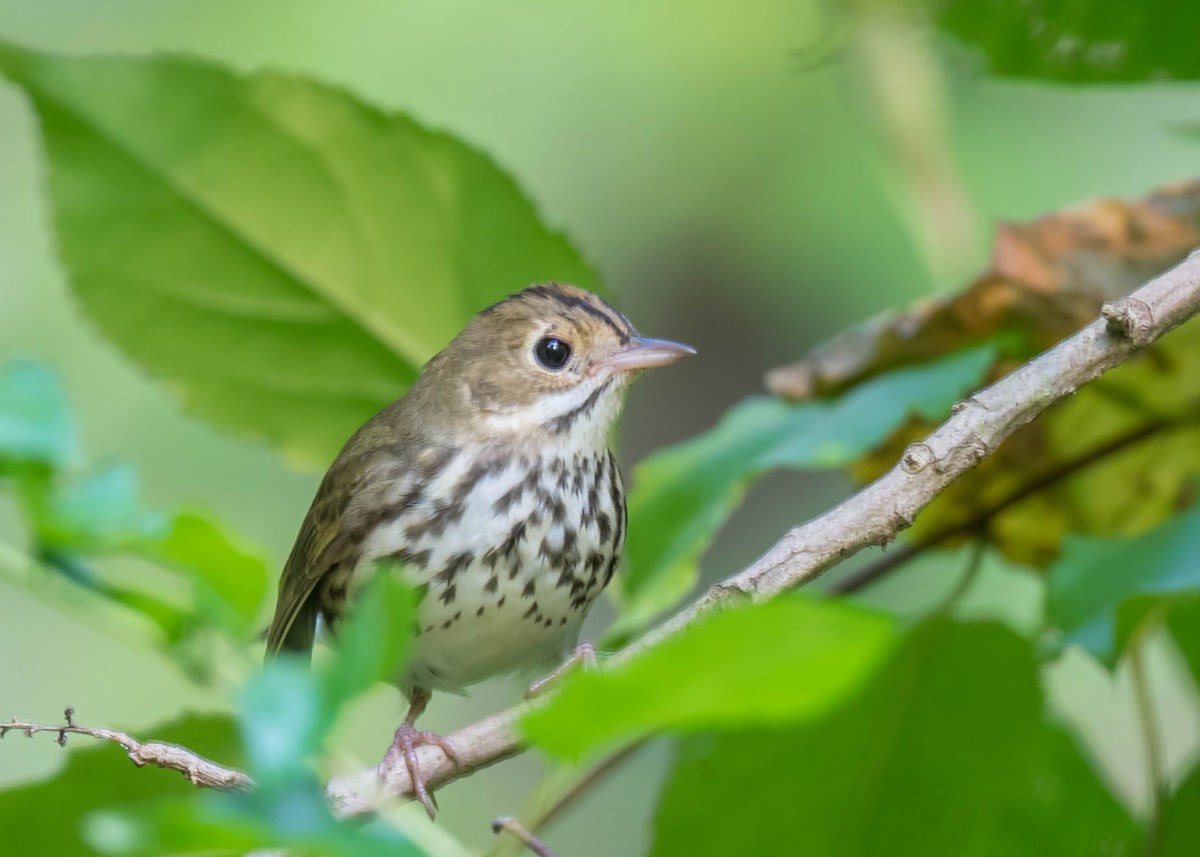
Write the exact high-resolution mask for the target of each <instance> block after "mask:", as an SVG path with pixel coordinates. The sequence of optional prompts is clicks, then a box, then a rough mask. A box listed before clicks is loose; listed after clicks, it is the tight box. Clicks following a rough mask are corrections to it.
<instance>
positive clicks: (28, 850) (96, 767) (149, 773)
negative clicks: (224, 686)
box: [0, 715, 239, 857]
mask: <svg viewBox="0 0 1200 857" xmlns="http://www.w3.org/2000/svg"><path fill="white" fill-rule="evenodd" d="M145 736H146V737H153V738H154V739H157V740H162V741H169V742H172V743H176V744H180V745H182V746H185V747H188V748H189V749H191V750H193V751H195V752H197V753H200V754H201V755H203V756H206V757H208V758H210V759H213V760H214V761H217V762H220V763H221V764H225V765H231V766H234V767H236V766H237V765H238V764H239V751H238V742H237V734H236V731H235V730H234V728H233V723H232V721H231V720H230V719H229V718H228V717H223V716H220V717H217V716H195V715H193V716H189V717H186V718H184V719H183V720H180V721H179V722H177V723H174V724H170V725H166V726H162V727H159V728H155V729H147V730H145ZM4 740H5V741H23V740H25V739H24V738H22V737H21V736H20V735H19V733H16V732H10V733H9V735H8V737H7V738H5V739H4ZM30 740H45V741H47V742H49V741H52V740H53V737H52V736H51V735H38V736H34V738H33V739H30ZM68 747H69V753H70V756H69V758H68V759H67V764H66V765H65V766H64V767H63V769H62V770H61V771H59V772H58V773H57V774H55V775H53V776H52V777H50V778H49V779H46V780H42V781H40V782H36V783H30V784H28V785H23V786H17V787H16V788H10V789H7V790H4V791H0V830H3V831H4V849H3V850H4V853H6V854H12V855H22V854H30V855H32V854H54V855H56V857H77V856H78V857H84V855H86V857H94V855H95V854H96V851H95V850H94V849H93V848H91V847H89V846H88V845H87V844H86V843H85V841H84V838H83V830H82V820H83V818H84V816H86V815H87V814H88V813H90V812H91V811H93V810H95V809H100V808H102V807H106V806H111V805H113V804H121V803H126V802H129V801H136V800H143V799H147V798H154V797H163V796H167V795H179V796H183V795H191V794H195V792H196V787H195V786H193V785H192V784H191V783H189V782H188V781H187V780H186V779H184V778H183V777H182V776H180V775H179V774H177V773H175V772H174V771H164V770H160V769H158V768H144V769H143V768H136V767H134V765H133V763H132V762H130V761H129V759H128V758H126V755H125V752H124V751H123V750H122V749H121V748H120V747H118V746H116V745H115V744H110V743H107V742H105V743H98V742H91V741H90V739H88V738H84V737H81V736H72V737H71V739H70V743H69V745H68ZM64 752H66V751H64Z"/></svg>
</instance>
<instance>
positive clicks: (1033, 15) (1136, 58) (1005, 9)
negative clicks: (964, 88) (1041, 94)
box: [934, 0, 1200, 83]
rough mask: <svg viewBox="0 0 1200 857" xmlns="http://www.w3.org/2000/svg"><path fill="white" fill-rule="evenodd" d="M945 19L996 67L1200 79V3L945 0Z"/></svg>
mask: <svg viewBox="0 0 1200 857" xmlns="http://www.w3.org/2000/svg"><path fill="white" fill-rule="evenodd" d="M934 6H935V13H936V16H937V18H936V20H937V23H938V26H939V27H941V28H942V29H944V30H946V31H947V32H948V33H950V34H951V35H953V36H954V37H956V38H958V39H960V40H961V41H964V42H966V43H968V44H971V45H973V46H975V47H977V48H979V49H980V50H982V51H983V53H984V54H985V55H986V57H987V59H988V63H989V65H990V66H991V70H992V72H993V73H995V74H998V75H1002V76H1005V77H1020V78H1041V79H1045V80H1056V81H1063V82H1067V83H1102V82H1104V83H1107V82H1114V83H1115V82H1134V81H1159V80H1195V79H1196V78H1198V77H1200V54H1198V53H1197V52H1196V50H1195V43H1194V40H1193V39H1192V38H1191V36H1190V34H1192V33H1195V32H1197V31H1200V7H1197V6H1196V5H1195V4H1192V3H1177V2H1174V0H1145V2H1141V3H1096V2H1093V0H1034V2H1029V0H944V2H938V3H935V4H934Z"/></svg>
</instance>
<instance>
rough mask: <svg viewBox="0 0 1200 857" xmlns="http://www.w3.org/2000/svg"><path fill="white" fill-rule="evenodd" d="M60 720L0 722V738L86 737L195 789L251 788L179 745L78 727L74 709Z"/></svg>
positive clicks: (234, 774)
mask: <svg viewBox="0 0 1200 857" xmlns="http://www.w3.org/2000/svg"><path fill="white" fill-rule="evenodd" d="M63 718H64V720H65V721H66V722H65V723H64V724H61V725H58V726H56V725H53V724H49V723H30V722H28V721H25V720H18V719H17V718H15V717H14V718H13V719H12V720H10V721H9V722H8V723H0V738H3V737H4V736H6V735H7V734H8V733H9V732H12V731H14V730H16V731H18V732H21V733H22V734H24V735H25V737H27V738H32V737H33V736H34V735H36V734H37V733H38V732H53V733H55V734H57V735H58V737H57V739H55V740H57V742H58V744H59V746H61V747H65V746H66V745H67V736H68V735H87V736H88V737H89V738H97V739H99V740H101V741H111V742H112V743H114V744H119V745H120V746H121V748H122V749H124V750H125V752H126V754H128V756H129V758H130V760H131V761H132V762H133V763H134V764H135V765H137V766H138V767H139V768H140V767H143V766H145V765H153V766H155V767H158V768H165V769H167V770H169V771H179V773H181V774H183V775H184V776H185V777H187V778H188V780H190V781H191V782H192V784H193V785H196V786H201V787H203V788H209V789H224V790H244V789H250V788H253V786H254V782H253V781H252V780H251V779H250V778H249V777H248V776H246V775H245V774H243V773H242V772H241V771H237V770H234V769H232V768H226V767H225V766H224V765H218V764H217V763H216V762H213V761H210V760H209V759H206V758H204V757H203V756H200V755H198V754H196V753H193V752H192V751H191V750H188V749H186V748H184V747H180V746H179V745H178V744H167V743H165V742H162V741H138V740H137V739H136V738H133V737H132V736H130V735H127V734H126V733H124V732H118V731H116V730H114V729H99V728H96V727H92V726H80V725H79V724H78V723H76V722H75V709H73V708H68V709H66V710H65V711H64V712H63Z"/></svg>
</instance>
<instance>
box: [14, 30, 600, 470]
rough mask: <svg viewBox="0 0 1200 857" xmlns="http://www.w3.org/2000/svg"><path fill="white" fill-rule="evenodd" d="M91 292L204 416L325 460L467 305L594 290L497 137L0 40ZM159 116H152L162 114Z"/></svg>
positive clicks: (77, 281)
mask: <svg viewBox="0 0 1200 857" xmlns="http://www.w3.org/2000/svg"><path fill="white" fill-rule="evenodd" d="M0 74H3V75H5V76H7V77H8V78H9V79H10V80H11V81H13V82H14V83H16V84H18V85H19V86H21V87H22V88H24V90H25V91H26V92H27V93H28V95H29V97H30V99H31V100H32V103H33V106H34V108H35V109H36V110H37V113H38V116H39V118H40V119H41V128H42V134H43V138H44V141H45V146H46V152H47V156H48V160H49V163H50V191H51V196H52V199H53V203H54V208H55V225H56V227H57V230H58V236H59V247H60V249H61V253H62V257H63V260H64V263H65V265H66V267H67V270H68V272H69V274H70V279H71V282H72V285H73V287H74V289H75V291H76V293H77V294H78V296H79V298H80V301H81V303H82V305H83V308H84V310H85V311H86V312H87V313H88V315H90V316H91V317H92V318H93V319H94V320H95V321H96V322H97V323H98V324H99V326H100V327H101V329H102V330H103V331H104V333H105V335H106V336H108V337H109V338H110V339H111V340H113V341H114V342H116V343H117V344H118V345H120V346H121V347H122V348H123V349H125V351H126V352H127V353H128V354H129V355H130V356H131V357H132V358H133V359H134V360H135V361H137V362H138V363H139V364H140V365H141V366H142V367H143V368H145V369H146V370H148V371H149V372H151V373H152V374H154V375H155V376H157V377H159V378H162V379H164V380H166V381H168V382H169V383H170V386H171V389H173V390H176V391H178V392H179V393H180V395H181V396H183V398H184V400H185V401H186V402H187V404H188V405H189V406H190V407H191V408H192V409H194V410H195V411H196V412H197V413H198V414H200V415H202V416H204V417H205V418H207V419H210V420H212V421H214V422H216V423H218V424H221V425H224V426H226V427H230V428H234V429H237V430H240V431H244V432H248V433H251V434H254V435H258V436H264V437H266V438H268V439H270V440H272V441H273V442H275V443H276V444H278V445H279V446H281V447H282V448H283V449H284V450H285V451H286V452H288V453H289V454H291V455H292V456H293V457H300V458H303V459H305V460H307V461H309V462H319V463H324V462H326V461H328V460H329V459H331V458H332V457H333V455H334V454H335V453H336V452H337V450H338V448H339V447H340V446H341V444H342V443H343V441H344V440H345V439H346V437H347V436H349V434H350V433H351V432H352V431H353V430H354V429H355V428H357V427H358V426H359V425H361V424H362V423H363V422H365V421H366V419H367V418H369V417H370V416H372V415H373V414H374V413H375V412H376V411H378V410H379V409H380V408H381V407H383V406H384V405H386V404H387V403H388V402H390V401H392V400H393V399H395V398H397V397H398V396H399V395H400V394H401V393H403V392H404V389H405V387H406V386H407V385H408V384H409V383H410V382H411V381H412V380H413V378H414V377H415V375H416V373H417V370H418V369H419V368H420V366H421V365H422V364H423V363H424V361H425V360H427V359H428V358H429V357H430V356H432V355H433V353H434V352H435V351H436V350H437V349H439V348H440V347H442V346H443V345H444V344H445V343H446V342H447V341H449V340H450V339H451V337H453V336H454V335H455V334H456V333H457V332H458V331H459V330H460V329H461V328H462V326H463V325H464V324H465V323H466V321H467V320H468V319H469V318H470V316H471V315H472V314H474V313H475V312H477V311H478V310H480V309H482V308H483V307H485V306H486V305H488V304H489V303H492V302H494V301H496V300H498V299H500V298H502V297H503V296H504V295H506V294H507V293H509V292H513V291H516V290H517V289H519V288H522V287H524V286H526V285H528V284H529V283H530V282H531V281H534V280H547V279H562V280H567V281H571V282H575V283H577V284H578V285H581V286H584V287H594V286H595V285H596V276H595V274H594V272H593V271H592V270H591V268H590V267H589V266H588V265H587V264H586V263H585V262H583V261H582V260H581V259H580V257H579V255H578V253H577V252H576V251H575V250H574V249H573V248H572V247H571V246H570V244H569V243H568V242H567V241H566V239H564V238H563V237H562V236H561V235H558V234H556V233H553V232H550V231H549V230H547V229H546V227H545V226H544V225H542V223H541V221H540V220H539V219H538V216H537V214H536V212H535V210H534V208H533V206H532V204H531V203H530V202H529V200H528V199H527V198H526V197H525V196H524V194H523V193H522V191H521V190H520V188H518V187H517V186H516V184H515V183H514V182H513V181H512V179H511V178H509V176H508V175H507V174H506V173H504V172H503V171H502V170H501V169H500V168H499V167H497V166H496V165H495V164H494V163H493V162H492V161H491V160H490V159H489V158H488V157H487V156H486V155H484V154H483V153H482V152H480V151H479V150H477V149H474V148H472V147H470V146H468V145H466V144H465V143H463V142H461V141H459V140H457V139H456V138H454V137H451V136H450V135H448V134H444V133H437V132H432V131H429V130H427V129H426V128H424V127H422V126H420V125H418V124H417V123H416V122H414V121H413V120H411V119H409V118H408V117H406V116H404V115H402V114H398V113H385V112H383V111H381V110H378V109H376V108H374V107H372V106H370V105H368V104H366V103H364V102H362V101H359V100H357V99H355V98H354V97H352V96H351V95H350V94H348V93H346V92H344V91H340V90H337V89H333V88H331V87H327V86H324V85H322V84H319V83H316V82H314V81H312V80H309V79H306V78H303V77H299V76H294V75H284V74H278V73H270V72H262V73H257V74H252V75H245V76H240V75H235V74H232V73H230V72H228V71H226V70H224V69H222V68H220V67H219V66H216V65H213V64H209V63H205V62H201V61H198V60H194V59H189V58H182V57H164V56H158V57H153V58H148V59H113V58H104V59H80V58H73V57H65V56H62V57H56V56H50V55H45V54H39V53H34V52H32V51H26V50H22V49H20V48H17V47H16V46H13V45H3V44H0ZM147 117H153V121H147Z"/></svg>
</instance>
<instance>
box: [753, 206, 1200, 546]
mask: <svg viewBox="0 0 1200 857" xmlns="http://www.w3.org/2000/svg"><path fill="white" fill-rule="evenodd" d="M1197 244H1200V183H1198V182H1187V183H1180V184H1178V185H1174V186H1171V187H1167V188H1163V189H1161V190H1159V191H1157V192H1155V193H1154V194H1152V195H1151V196H1150V197H1148V198H1147V199H1145V200H1138V201H1133V202H1122V201H1119V200H1109V199H1105V200H1098V201H1095V202H1093V203H1091V204H1089V205H1086V206H1080V207H1077V208H1073V209H1069V210H1066V211H1063V212H1060V213H1057V214H1052V215H1048V216H1046V217H1043V218H1040V219H1038V220H1036V221H1034V222H1032V223H1030V224H1026V225H1014V224H1008V225H1005V226H1002V227H1001V228H1000V230H999V232H998V234H997V238H996V245H995V248H994V251H993V259H992V264H991V267H990V268H989V270H987V271H986V272H985V273H984V274H982V275H981V276H980V277H978V278H977V279H976V280H975V281H974V282H973V283H972V284H971V285H969V286H968V287H967V288H966V289H965V290H964V291H963V292H961V293H959V294H957V295H952V296H949V297H946V298H941V299H937V300H933V301H924V302H922V303H920V304H918V305H916V306H915V307H913V308H912V309H911V310H910V311H909V312H906V313H904V314H902V315H898V316H892V317H889V318H885V319H880V320H876V321H874V322H872V323H869V324H868V325H865V326H863V327H860V328H856V329H854V330H852V331H850V332H849V333H847V334H843V335H841V336H839V337H836V338H835V339H833V340H832V341H831V342H829V343H827V344H826V345H823V346H819V347H818V348H816V349H814V350H813V352H812V353H811V354H810V355H809V356H808V357H806V358H805V359H804V360H802V361H800V362H799V363H797V364H794V365H792V366H789V367H784V368H782V369H778V370H775V371H774V372H772V373H771V374H770V375H769V376H768V386H769V387H770V388H771V389H772V390H774V391H776V392H779V393H780V394H783V395H789V396H793V397H798V398H801V399H805V398H807V397H811V396H813V395H816V394H819V393H824V392H828V391H831V390H843V389H845V388H846V387H847V386H853V385H855V384H858V383H862V382H863V380H864V379H867V378H870V377H872V376H874V375H876V374H878V373H880V372H884V371H891V370H893V369H894V367H895V366H896V365H897V364H901V365H902V364H904V363H910V362H913V361H917V360H924V359H927V358H928V357H929V355H930V354H936V353H940V352H944V351H946V350H949V349H955V348H961V347H963V346H964V345H969V344H972V343H976V342H979V341H981V340H983V339H992V340H995V339H997V338H1001V340H1002V341H1003V343H1004V348H1003V350H1002V351H1001V354H1002V357H1001V359H1000V360H998V361H997V362H996V364H995V365H994V366H992V367H991V369H990V371H989V373H988V376H989V378H997V377H999V376H1001V375H1003V374H1005V373H1007V372H1008V371H1010V370H1011V369H1012V368H1014V367H1015V366H1016V365H1017V364H1019V363H1021V362H1023V361H1025V360H1028V359H1029V358H1031V357H1033V356H1034V355H1036V354H1037V353H1039V352H1040V351H1042V350H1044V349H1045V348H1047V347H1049V346H1051V345H1052V344H1054V343H1056V342H1058V341H1059V340H1060V339H1062V338H1063V337H1065V336H1067V335H1069V334H1071V333H1073V332H1074V331H1075V330H1077V329H1078V328H1079V327H1081V326H1083V325H1084V324H1085V323H1087V322H1090V321H1092V320H1093V319H1095V318H1096V316H1097V314H1098V313H1099V311H1100V307H1101V305H1102V304H1103V302H1104V301H1106V300H1110V299H1113V298H1117V297H1120V296H1123V295H1125V294H1127V293H1128V292H1129V291H1131V290H1132V289H1133V288H1135V287H1136V286H1138V285H1140V284H1141V283H1142V282H1144V281H1145V280H1147V279H1149V278H1150V277H1152V276H1153V275H1155V274H1157V273H1160V272H1161V271H1163V270H1165V269H1167V268H1169V267H1171V266H1172V265H1174V264H1175V263H1177V262H1178V261H1179V260H1181V259H1182V258H1183V257H1184V256H1186V255H1187V253H1188V252H1189V251H1190V250H1191V249H1192V248H1193V247H1195V246H1196V245H1197ZM931 427H932V421H930V420H921V419H913V420H910V421H909V422H908V424H906V425H905V426H903V427H902V428H901V429H900V430H899V431H897V432H895V433H893V434H892V435H891V437H889V438H888V440H887V442H886V443H884V444H882V445H881V446H880V447H879V448H877V449H876V450H874V452H872V454H871V455H869V456H865V457H864V458H863V459H862V460H860V461H859V462H857V463H856V464H855V466H854V474H855V476H856V478H857V479H858V480H860V481H863V482H867V481H870V480H872V479H874V478H875V477H877V476H878V475H879V474H880V473H882V472H884V471H885V470H887V469H888V468H890V467H892V466H893V465H894V464H895V461H896V458H897V457H898V456H899V454H900V453H901V451H902V450H903V449H904V447H905V446H906V445H907V444H909V443H911V442H912V441H913V440H916V439H918V438H920V437H923V436H924V435H925V434H927V433H928V431H929V430H930V428H931ZM1197 474H1200V325H1197V324H1189V325H1184V326H1183V327H1182V328H1180V329H1179V330H1177V331H1175V332H1173V333H1172V334H1170V335H1169V336H1167V337H1165V338H1164V339H1163V340H1161V341H1160V342H1158V343H1156V344H1155V345H1154V346H1152V347H1151V348H1150V349H1148V350H1147V351H1146V352H1144V353H1142V354H1140V355H1138V356H1136V357H1135V358H1134V359H1132V360H1129V361H1127V362H1126V363H1124V364H1123V365H1121V366H1119V367H1117V368H1116V369H1114V370H1113V371H1111V372H1109V373H1107V374H1106V375H1105V376H1104V377H1103V378H1101V379H1099V380H1097V381H1095V382H1093V383H1091V384H1088V385H1087V386H1085V387H1084V388H1083V389H1081V390H1080V391H1079V392H1078V393H1077V394H1076V395H1075V396H1073V397H1071V398H1070V399H1068V400H1067V401H1065V402H1062V403H1061V404H1059V405H1057V406H1056V407H1055V408H1054V409H1052V410H1051V411H1049V412H1048V413H1047V414H1045V415H1043V416H1042V417H1041V418H1040V419H1038V420H1036V421H1034V422H1033V423H1030V424H1029V425H1027V426H1025V427H1024V428H1022V429H1020V430H1018V431H1017V432H1016V433H1015V434H1014V435H1013V436H1012V437H1010V438H1009V439H1008V440H1007V441H1005V443H1004V444H1003V445H1001V447H1000V448H999V449H998V450H996V452H995V453H994V454H993V455H991V456H990V457H988V458H987V459H985V460H984V461H983V462H982V463H981V464H980V466H979V467H978V468H976V469H974V470H972V471H971V472H969V473H967V474H965V475H964V476H963V478H961V479H959V480H957V481H955V482H954V483H953V484H952V485H951V486H950V487H949V488H948V489H947V490H946V491H944V492H943V493H942V494H941V495H939V496H938V497H937V498H936V499H935V500H934V501H933V502H932V503H931V504H930V506H929V507H928V508H927V509H926V510H925V511H924V512H922V513H921V515H920V516H919V517H918V518H917V521H916V523H915V525H914V526H913V527H912V529H911V530H910V531H909V534H908V537H909V538H912V539H915V540H919V541H925V542H927V543H931V544H937V545H939V546H945V547H953V546H955V545H957V544H959V543H961V542H962V541H963V540H965V539H967V538H976V537H979V536H984V537H986V538H987V539H989V541H990V542H991V543H992V544H993V545H994V546H995V547H996V548H998V549H999V550H1000V551H1001V553H1002V554H1003V555H1004V556H1005V557H1007V558H1008V559H1010V560H1012V561H1014V562H1019V563H1023V564H1027V565H1033V566H1036V567H1045V566H1046V565H1048V564H1049V563H1050V562H1052V561H1053V560H1054V558H1055V557H1056V556H1057V555H1058V551H1059V549H1060V546H1061V542H1062V538H1063V536H1064V535H1066V534H1068V533H1091V534H1104V535H1114V534H1117V535H1134V534H1137V533H1140V532H1144V531H1145V530H1147V529H1149V528H1151V527H1153V526H1155V525H1156V524H1158V523H1159V522H1161V521H1162V520H1164V519H1165V518H1166V517H1168V516H1169V515H1171V514H1173V513H1174V512H1175V511H1176V510H1177V509H1178V508H1179V507H1180V506H1181V505H1184V504H1187V503H1188V502H1190V499H1191V497H1192V494H1193V488H1194V477H1195V476H1196V475H1197Z"/></svg>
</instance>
